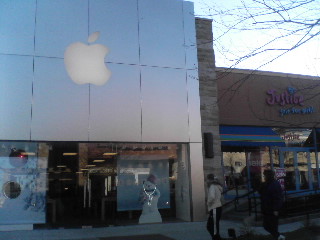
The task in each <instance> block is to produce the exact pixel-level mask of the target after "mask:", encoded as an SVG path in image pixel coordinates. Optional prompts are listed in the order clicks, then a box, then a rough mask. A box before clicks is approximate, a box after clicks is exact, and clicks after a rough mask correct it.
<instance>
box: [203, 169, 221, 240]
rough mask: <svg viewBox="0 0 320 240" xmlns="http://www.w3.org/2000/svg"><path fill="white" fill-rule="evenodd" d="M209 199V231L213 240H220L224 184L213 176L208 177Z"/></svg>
mask: <svg viewBox="0 0 320 240" xmlns="http://www.w3.org/2000/svg"><path fill="white" fill-rule="evenodd" d="M207 184H208V197H207V206H208V211H209V216H208V221H207V230H208V232H209V233H210V235H211V237H212V240H220V239H221V238H220V219H221V215H222V199H223V194H222V192H223V187H222V184H221V183H220V182H219V181H218V179H217V178H216V177H215V176H214V175H213V174H208V176H207Z"/></svg>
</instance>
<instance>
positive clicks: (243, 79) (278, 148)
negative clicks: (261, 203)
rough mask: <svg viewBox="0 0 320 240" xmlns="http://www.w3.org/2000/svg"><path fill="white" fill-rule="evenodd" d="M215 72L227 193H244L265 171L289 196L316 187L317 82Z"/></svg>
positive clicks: (299, 77)
mask: <svg viewBox="0 0 320 240" xmlns="http://www.w3.org/2000/svg"><path fill="white" fill-rule="evenodd" d="M216 74H217V83H218V105H219V122H220V139H221V147H222V155H223V166H224V168H223V169H224V176H225V181H226V186H227V188H228V189H230V191H229V192H228V195H231V196H232V195H234V194H235V191H236V190H237V191H238V193H245V192H247V190H248V189H251V188H252V187H253V184H254V182H255V180H256V179H259V178H261V173H262V171H263V170H264V169H265V168H273V169H275V171H276V173H277V174H278V177H282V180H280V181H281V182H282V185H283V187H284V189H285V190H286V191H287V192H288V193H290V192H300V191H307V190H310V191H312V190H315V189H317V188H318V187H319V184H320V181H319V156H318V151H319V140H320V139H319V132H320V129H319V127H320V121H319V117H320V96H319V90H320V78H319V77H311V76H302V75H294V74H286V73H272V72H263V71H253V70H241V69H232V70H230V69H226V68H217V69H216ZM236 186H237V188H235V187H236ZM231 189H233V190H231ZM235 189H236V190H235Z"/></svg>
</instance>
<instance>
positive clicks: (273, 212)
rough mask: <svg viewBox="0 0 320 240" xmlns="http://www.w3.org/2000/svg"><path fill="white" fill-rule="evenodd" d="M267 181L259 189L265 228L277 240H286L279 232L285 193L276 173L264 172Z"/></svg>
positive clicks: (269, 170) (267, 170) (268, 170)
mask: <svg viewBox="0 0 320 240" xmlns="http://www.w3.org/2000/svg"><path fill="white" fill-rule="evenodd" d="M263 175H264V178H265V181H264V182H263V183H262V184H261V186H260V188H259V193H260V197H261V210H262V215H263V227H264V229H265V230H266V231H267V232H269V233H270V234H271V235H272V237H273V239H275V240H285V237H284V236H283V235H280V233H279V231H278V227H279V211H280V209H281V208H282V205H283V191H282V188H281V185H280V183H279V182H278V181H277V180H276V179H275V173H274V171H272V170H271V169H266V170H264V172H263Z"/></svg>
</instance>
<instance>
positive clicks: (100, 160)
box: [93, 159, 106, 163]
mask: <svg viewBox="0 0 320 240" xmlns="http://www.w3.org/2000/svg"><path fill="white" fill-rule="evenodd" d="M105 161H106V160H104V159H96V160H93V162H94V163H100V162H105Z"/></svg>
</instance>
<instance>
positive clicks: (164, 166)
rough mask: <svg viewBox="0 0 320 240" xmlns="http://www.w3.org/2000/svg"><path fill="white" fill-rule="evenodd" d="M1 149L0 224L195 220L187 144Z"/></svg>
mask: <svg viewBox="0 0 320 240" xmlns="http://www.w3.org/2000/svg"><path fill="white" fill-rule="evenodd" d="M1 144H2V145H0V146H1V147H0V162H1V166H2V167H1V169H0V187H2V188H3V189H2V191H1V193H0V214H1V215H8V216H11V217H9V218H2V220H1V224H17V223H48V224H51V225H54V226H79V225H80V226H87V225H88V226H89V225H90V226H99V225H117V224H127V223H153V222H162V221H167V220H169V219H181V220H184V221H190V220H191V216H190V194H189V159H188V157H187V156H189V154H188V145H187V144H167V143H161V144H159V143H152V144H141V143H77V142H45V143H41V142H2V143H1ZM9 212H10V214H9Z"/></svg>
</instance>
